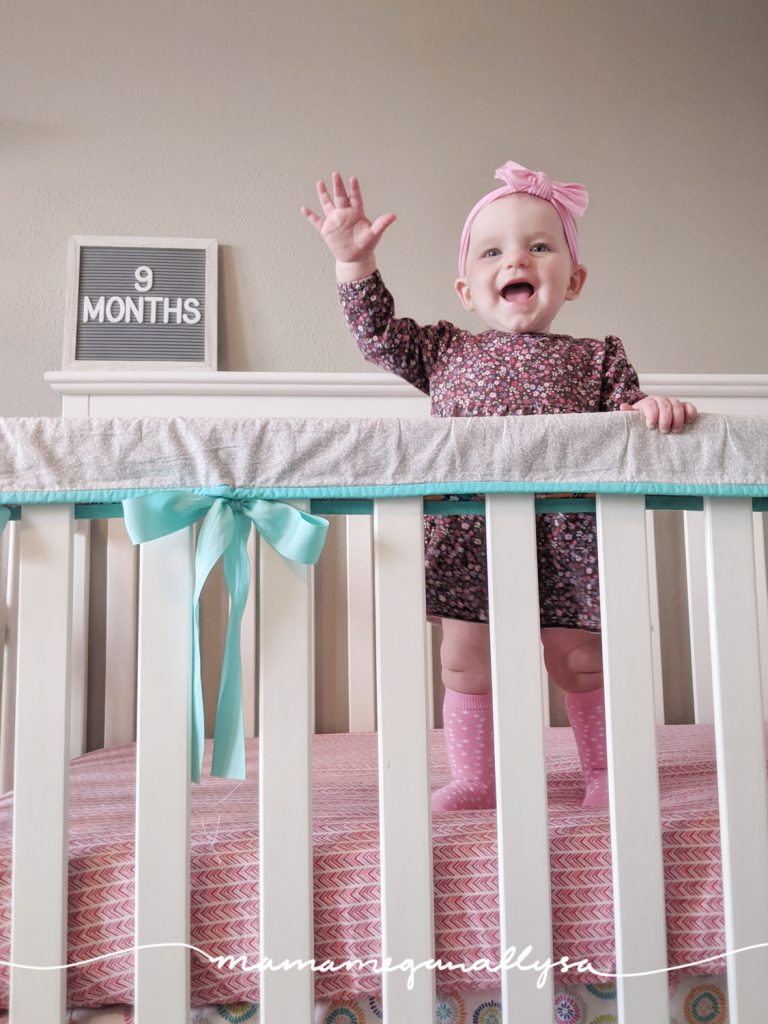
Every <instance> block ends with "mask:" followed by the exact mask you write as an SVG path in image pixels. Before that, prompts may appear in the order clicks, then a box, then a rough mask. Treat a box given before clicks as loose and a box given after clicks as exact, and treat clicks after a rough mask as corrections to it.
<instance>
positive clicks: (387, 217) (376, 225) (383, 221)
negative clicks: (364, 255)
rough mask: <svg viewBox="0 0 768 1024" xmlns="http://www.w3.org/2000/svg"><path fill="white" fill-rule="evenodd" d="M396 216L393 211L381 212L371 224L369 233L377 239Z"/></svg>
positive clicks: (392, 222)
mask: <svg viewBox="0 0 768 1024" xmlns="http://www.w3.org/2000/svg"><path fill="white" fill-rule="evenodd" d="M396 220H397V217H396V215H395V214H394V213H382V215H381V216H380V217H377V218H376V220H375V221H374V222H373V224H371V234H372V235H373V237H374V238H375V239H376V240H377V241H378V239H379V238H381V236H382V235H383V234H384V232H385V231H386V230H387V228H388V227H389V225H390V224H394V222H395V221H396Z"/></svg>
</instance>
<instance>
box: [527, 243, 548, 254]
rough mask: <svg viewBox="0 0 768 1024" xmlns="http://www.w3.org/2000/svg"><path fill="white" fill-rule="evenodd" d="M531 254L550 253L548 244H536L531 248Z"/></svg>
mask: <svg viewBox="0 0 768 1024" xmlns="http://www.w3.org/2000/svg"><path fill="white" fill-rule="evenodd" d="M531 252H549V246H548V245H547V243H546V242H534V243H533V245H532V246H531Z"/></svg>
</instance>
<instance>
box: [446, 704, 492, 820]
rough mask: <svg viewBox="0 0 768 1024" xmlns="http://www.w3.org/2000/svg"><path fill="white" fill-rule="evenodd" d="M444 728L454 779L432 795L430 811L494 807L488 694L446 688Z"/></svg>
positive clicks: (490, 708)
mask: <svg viewBox="0 0 768 1024" xmlns="http://www.w3.org/2000/svg"><path fill="white" fill-rule="evenodd" d="M443 726H444V730H445V745H446V748H447V750H448V764H449V765H450V769H451V775H452V776H453V780H452V781H451V782H449V783H448V785H447V786H443V787H442V788H441V789H436V790H435V791H434V792H433V793H432V810H433V811H463V810H470V809H475V808H480V807H495V806H496V783H495V777H494V762H493V706H492V702H491V694H490V693H459V692H457V691H456V690H449V689H446V691H445V700H444V702H443Z"/></svg>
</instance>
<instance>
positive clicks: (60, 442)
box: [0, 413, 768, 504]
mask: <svg viewBox="0 0 768 1024" xmlns="http://www.w3.org/2000/svg"><path fill="white" fill-rule="evenodd" d="M158 490H185V491H190V492H193V493H199V494H208V495H217V496H224V497H234V498H267V499H269V498H302V497H305V498H306V497H309V498H312V497H314V498H319V497H360V498H371V497H389V496H398V495H431V494H470V493H475V492H486V493H490V492H539V493H547V492H560V491H589V492H594V493H630V494H631V493H635V494H640V493H642V494H671V495H674V494H686V495H723V496H727V495H733V496H738V495H743V496H747V495H751V496H753V497H765V496H768V418H763V417H758V416H722V415H717V414H712V413H710V414H701V415H700V416H699V418H698V420H697V421H696V422H695V423H694V424H692V425H691V426H689V427H686V429H685V430H684V431H683V432H682V433H680V434H661V433H659V431H658V430H649V429H647V428H646V427H645V425H644V422H643V419H642V417H641V416H640V415H639V414H636V413H575V414H574V413H569V414H563V415H553V416H508V417H474V418H468V419H448V418H429V419H426V418H425V419H332V418H314V419H298V418H270V419H225V418H207V419H206V418H189V419H184V418H169V419H162V418H154V417H146V418H133V419H129V418H124V419H96V418H92V419H76V418H71V419H65V418H43V417H40V418H19V419H2V418H0V503H1V504H33V503H56V502H116V501H120V500H123V499H124V498H127V497H133V496H137V495H140V494H146V493H150V492H153V491H158Z"/></svg>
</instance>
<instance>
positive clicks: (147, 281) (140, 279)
mask: <svg viewBox="0 0 768 1024" xmlns="http://www.w3.org/2000/svg"><path fill="white" fill-rule="evenodd" d="M133 276H134V277H135V278H136V284H135V285H134V286H133V287H134V288H135V289H136V291H137V292H148V291H149V290H150V288H151V287H152V281H153V279H154V275H153V274H152V271H151V269H150V268H149V267H136V270H135V272H134V275H133Z"/></svg>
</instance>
